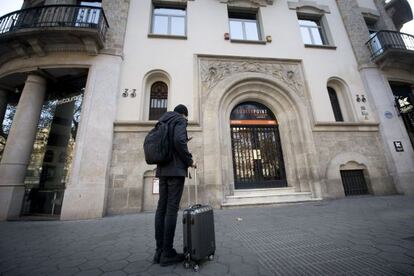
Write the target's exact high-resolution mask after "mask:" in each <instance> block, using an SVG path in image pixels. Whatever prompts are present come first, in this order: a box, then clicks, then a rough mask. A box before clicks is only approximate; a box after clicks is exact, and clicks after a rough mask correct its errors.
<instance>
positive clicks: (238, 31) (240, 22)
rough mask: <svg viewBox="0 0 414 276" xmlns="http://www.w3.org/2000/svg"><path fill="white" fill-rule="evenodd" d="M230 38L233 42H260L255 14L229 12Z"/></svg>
mask: <svg viewBox="0 0 414 276" xmlns="http://www.w3.org/2000/svg"><path fill="white" fill-rule="evenodd" d="M229 25H230V37H231V39H235V40H261V35H260V28H259V23H258V20H257V13H256V12H232V11H229Z"/></svg>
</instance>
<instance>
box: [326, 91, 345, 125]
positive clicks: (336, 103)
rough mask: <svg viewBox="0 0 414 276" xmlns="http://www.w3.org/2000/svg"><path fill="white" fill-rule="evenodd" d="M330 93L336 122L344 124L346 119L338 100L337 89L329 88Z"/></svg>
mask: <svg viewBox="0 0 414 276" xmlns="http://www.w3.org/2000/svg"><path fill="white" fill-rule="evenodd" d="M328 93H329V99H330V100H331V105H332V109H333V113H334V116H335V121H337V122H343V121H344V118H343V116H342V112H341V107H340V105H339V100H338V95H337V94H336V91H335V89H333V88H332V87H329V86H328Z"/></svg>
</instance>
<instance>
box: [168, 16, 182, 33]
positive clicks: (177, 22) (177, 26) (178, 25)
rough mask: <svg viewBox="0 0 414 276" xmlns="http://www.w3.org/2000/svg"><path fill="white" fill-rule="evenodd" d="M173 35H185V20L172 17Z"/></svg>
mask: <svg viewBox="0 0 414 276" xmlns="http://www.w3.org/2000/svg"><path fill="white" fill-rule="evenodd" d="M171 34H172V35H185V18H184V17H171Z"/></svg>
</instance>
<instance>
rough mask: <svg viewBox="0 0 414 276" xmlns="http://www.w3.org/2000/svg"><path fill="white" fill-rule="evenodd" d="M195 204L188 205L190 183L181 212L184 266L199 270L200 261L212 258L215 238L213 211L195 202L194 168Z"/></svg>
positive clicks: (195, 173) (195, 182) (195, 180)
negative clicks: (186, 203)
mask: <svg viewBox="0 0 414 276" xmlns="http://www.w3.org/2000/svg"><path fill="white" fill-rule="evenodd" d="M194 188H195V204H194V205H190V185H188V203H189V208H187V209H185V210H184V212H183V231H184V232H183V243H184V256H185V261H184V266H185V268H190V267H192V268H193V269H194V271H198V270H199V264H200V261H202V260H204V259H207V258H208V260H210V261H212V260H213V259H214V252H215V251H216V240H215V232H214V213H213V208H212V207H211V206H209V205H201V204H197V170H194Z"/></svg>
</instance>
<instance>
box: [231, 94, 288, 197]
mask: <svg viewBox="0 0 414 276" xmlns="http://www.w3.org/2000/svg"><path fill="white" fill-rule="evenodd" d="M230 124H231V125H230V130H231V141H232V151H233V170H234V180H235V188H236V189H258V188H278V187H286V186H287V181H286V174H285V168H284V162H283V153H282V147H281V143H280V138H279V129H278V125H277V121H276V119H275V117H274V115H273V113H272V112H271V111H270V110H269V109H268V108H267V107H265V106H264V105H261V104H259V103H253V102H248V103H243V104H240V105H238V106H237V107H236V108H235V109H234V110H233V112H232V114H231V121H230Z"/></svg>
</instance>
